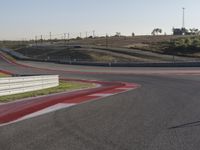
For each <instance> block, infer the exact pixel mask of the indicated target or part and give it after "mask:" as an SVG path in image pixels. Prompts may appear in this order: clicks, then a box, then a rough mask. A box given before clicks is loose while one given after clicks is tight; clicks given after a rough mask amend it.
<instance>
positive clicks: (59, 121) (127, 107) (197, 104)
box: [0, 58, 200, 150]
mask: <svg viewBox="0 0 200 150" xmlns="http://www.w3.org/2000/svg"><path fill="white" fill-rule="evenodd" d="M20 63H26V64H32V65H33V66H37V67H42V68H50V69H57V71H50V70H39V69H34V68H27V67H22V66H16V65H14V64H13V65H11V64H9V63H7V62H5V61H4V60H3V59H2V58H0V69H3V70H7V71H10V72H13V73H17V74H43V73H45V74H54V73H57V74H60V75H61V76H62V77H67V78H79V79H95V80H104V81H123V82H130V83H137V84H140V85H141V87H140V88H138V89H136V90H132V91H129V92H126V93H122V94H119V95H115V96H112V97H107V98H103V99H101V100H97V101H92V102H89V103H84V104H81V105H78V106H75V107H70V108H67V109H62V110H59V111H56V112H52V113H49V114H46V115H42V116H39V117H36V118H32V119H28V120H24V121H21V122H17V123H15V124H10V125H7V126H3V127H0V149H1V150H199V149H200V99H199V98H200V92H199V90H200V77H199V75H200V73H199V68H181V69H180V68H113V69H112V68H103V67H100V68H95V67H80V66H68V65H58V64H50V63H36V62H20ZM59 70H66V71H59ZM70 70H73V71H70Z"/></svg>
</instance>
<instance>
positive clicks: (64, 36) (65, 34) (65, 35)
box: [64, 33, 67, 43]
mask: <svg viewBox="0 0 200 150" xmlns="http://www.w3.org/2000/svg"><path fill="white" fill-rule="evenodd" d="M66 36H67V35H66V33H64V41H65V43H66Z"/></svg>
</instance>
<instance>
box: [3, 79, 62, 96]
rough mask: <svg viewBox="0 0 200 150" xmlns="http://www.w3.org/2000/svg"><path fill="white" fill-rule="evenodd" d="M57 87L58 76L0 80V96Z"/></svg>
mask: <svg viewBox="0 0 200 150" xmlns="http://www.w3.org/2000/svg"><path fill="white" fill-rule="evenodd" d="M58 85H59V76H58V75H41V76H25V77H6V78H0V96H5V95H11V94H19V93H24V92H31V91H36V90H42V89H47V88H51V87H56V86H58Z"/></svg>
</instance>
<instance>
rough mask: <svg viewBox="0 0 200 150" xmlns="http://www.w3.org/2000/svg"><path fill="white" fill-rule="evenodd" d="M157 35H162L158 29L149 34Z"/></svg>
mask: <svg viewBox="0 0 200 150" xmlns="http://www.w3.org/2000/svg"><path fill="white" fill-rule="evenodd" d="M159 33H162V29H160V28H155V29H153V31H152V32H151V34H152V35H158V34H159Z"/></svg>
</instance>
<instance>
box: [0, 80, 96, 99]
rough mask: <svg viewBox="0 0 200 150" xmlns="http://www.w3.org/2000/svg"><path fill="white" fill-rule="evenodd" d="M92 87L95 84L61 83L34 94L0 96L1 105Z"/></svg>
mask: <svg viewBox="0 0 200 150" xmlns="http://www.w3.org/2000/svg"><path fill="white" fill-rule="evenodd" d="M92 87H95V84H91V83H83V82H74V81H60V84H59V86H57V87H53V88H49V89H44V90H39V91H34V92H26V93H21V94H14V95H8V96H0V103H1V102H3V103H5V102H11V101H16V100H20V99H24V98H29V97H37V96H43V95H49V94H55V93H61V92H68V91H73V90H80V89H85V88H92Z"/></svg>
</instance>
